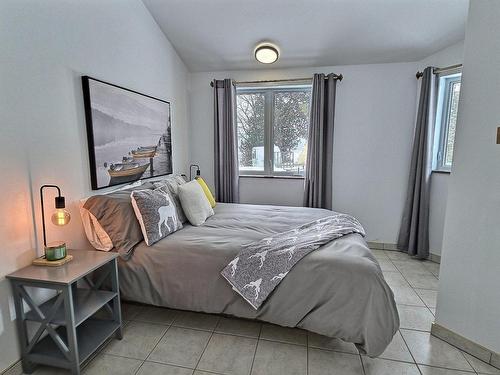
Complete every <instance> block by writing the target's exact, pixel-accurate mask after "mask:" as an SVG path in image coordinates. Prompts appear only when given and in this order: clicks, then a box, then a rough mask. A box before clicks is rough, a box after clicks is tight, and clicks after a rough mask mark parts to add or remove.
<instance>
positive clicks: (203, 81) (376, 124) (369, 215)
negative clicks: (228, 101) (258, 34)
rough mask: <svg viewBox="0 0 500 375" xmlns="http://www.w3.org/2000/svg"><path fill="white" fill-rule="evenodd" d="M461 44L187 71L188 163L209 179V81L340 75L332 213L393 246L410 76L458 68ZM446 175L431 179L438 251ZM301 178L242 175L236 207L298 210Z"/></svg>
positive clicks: (407, 142)
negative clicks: (403, 54)
mask: <svg viewBox="0 0 500 375" xmlns="http://www.w3.org/2000/svg"><path fill="white" fill-rule="evenodd" d="M462 60H463V42H460V43H457V44H455V45H453V46H450V47H448V48H446V49H444V50H442V51H439V52H437V53H435V54H433V55H431V56H429V57H427V58H426V59H424V60H422V61H420V62H417V63H407V64H380V65H358V66H339V67H317V68H299V69H281V70H266V71H230V72H208V73H194V74H191V86H190V104H191V111H190V116H191V117H190V126H191V131H192V139H191V145H193V147H192V150H191V161H192V162H193V163H198V164H200V166H201V168H202V171H203V175H204V176H206V178H207V181H208V182H209V183H210V184H211V183H212V182H213V181H212V180H213V157H212V152H213V131H212V126H213V125H212V122H213V119H212V113H213V110H212V91H211V88H210V86H209V82H210V81H211V80H212V79H213V78H218V79H219V78H227V77H231V78H234V79H236V80H260V79H282V78H297V77H307V76H311V75H312V73H314V72H325V73H328V72H336V73H343V74H344V76H345V79H344V80H343V81H342V82H341V83H339V86H338V91H337V104H336V115H335V116H336V120H335V146H334V206H335V207H334V208H335V209H337V210H339V211H345V212H348V213H351V214H353V215H355V216H357V217H358V218H359V219H360V220H361V221H362V223H363V225H365V227H366V229H367V232H368V234H367V238H368V240H370V241H378V242H388V243H395V242H396V239H397V234H398V230H399V222H400V218H401V214H402V202H403V200H404V195H405V192H406V184H407V177H408V169H409V159H410V154H411V142H412V137H413V128H414V124H415V113H416V108H417V104H418V97H417V81H416V79H415V73H416V71H417V70H422V69H423V68H425V67H426V66H429V65H433V66H438V67H443V66H448V65H453V64H457V63H461V62H462ZM447 181H448V175H446V174H437V173H436V174H433V176H432V187H431V210H430V248H431V252H432V253H434V254H440V253H441V245H442V233H443V226H444V214H445V208H446V197H447V186H448V185H447ZM302 186H303V180H297V179H293V180H290V179H289V180H286V179H285V180H283V179H268V178H241V179H240V197H241V202H242V203H254V204H281V205H295V206H300V205H302V192H303V189H302Z"/></svg>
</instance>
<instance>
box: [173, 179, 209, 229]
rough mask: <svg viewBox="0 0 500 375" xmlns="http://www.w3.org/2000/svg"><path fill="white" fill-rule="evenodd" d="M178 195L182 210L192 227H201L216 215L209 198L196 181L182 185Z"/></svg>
mask: <svg viewBox="0 0 500 375" xmlns="http://www.w3.org/2000/svg"><path fill="white" fill-rule="evenodd" d="M178 195H179V200H180V201H181V205H182V209H183V210H184V213H185V214H186V217H187V219H188V220H189V222H190V223H191V224H192V225H195V226H199V225H201V224H203V223H204V222H205V221H206V220H207V219H208V218H209V217H210V216H212V215H213V214H214V210H213V209H212V206H211V205H210V202H209V201H208V199H207V196H206V195H205V193H204V192H203V189H202V188H201V186H200V184H199V183H198V182H197V181H196V180H193V181H190V182H188V183H185V184H184V185H180V186H179V190H178Z"/></svg>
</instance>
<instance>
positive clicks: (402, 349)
mask: <svg viewBox="0 0 500 375" xmlns="http://www.w3.org/2000/svg"><path fill="white" fill-rule="evenodd" d="M379 357H380V358H383V359H393V360H396V361H404V362H413V358H412V356H411V354H410V351H409V350H408V348H407V347H406V344H405V342H404V340H403V337H401V333H400V332H399V331H398V332H397V333H396V334H395V335H394V337H393V339H392V341H391V343H390V344H389V346H388V347H387V349H385V351H384V352H383V353H382V354H381V355H380V356H379Z"/></svg>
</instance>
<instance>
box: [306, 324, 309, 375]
mask: <svg viewBox="0 0 500 375" xmlns="http://www.w3.org/2000/svg"><path fill="white" fill-rule="evenodd" d="M306 375H309V333H308V332H306Z"/></svg>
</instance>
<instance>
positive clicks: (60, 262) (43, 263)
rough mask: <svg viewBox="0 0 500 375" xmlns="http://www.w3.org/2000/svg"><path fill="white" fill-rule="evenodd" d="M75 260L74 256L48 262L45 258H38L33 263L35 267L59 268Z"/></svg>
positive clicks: (69, 255)
mask: <svg viewBox="0 0 500 375" xmlns="http://www.w3.org/2000/svg"><path fill="white" fill-rule="evenodd" d="M72 260H73V255H71V254H68V255H66V256H65V257H64V258H62V259H59V260H47V259H45V257H40V258H36V259H35V260H34V261H33V265H34V266H47V267H59V266H62V265H63V264H66V263H68V262H71V261H72Z"/></svg>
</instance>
